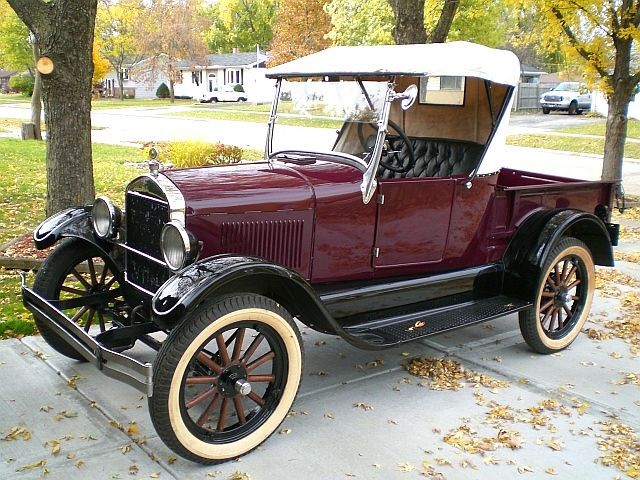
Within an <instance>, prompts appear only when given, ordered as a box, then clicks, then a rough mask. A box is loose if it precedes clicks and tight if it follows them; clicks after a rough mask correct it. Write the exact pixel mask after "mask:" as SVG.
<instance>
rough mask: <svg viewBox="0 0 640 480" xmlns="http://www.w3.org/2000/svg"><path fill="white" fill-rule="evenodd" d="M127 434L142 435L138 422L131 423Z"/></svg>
mask: <svg viewBox="0 0 640 480" xmlns="http://www.w3.org/2000/svg"><path fill="white" fill-rule="evenodd" d="M127 433H128V434H129V435H138V434H139V433H140V429H139V428H138V425H137V424H136V422H129V425H128V426H127Z"/></svg>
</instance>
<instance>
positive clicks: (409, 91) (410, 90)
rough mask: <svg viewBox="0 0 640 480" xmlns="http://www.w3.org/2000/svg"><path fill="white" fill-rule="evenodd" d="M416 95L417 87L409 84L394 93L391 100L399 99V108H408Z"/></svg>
mask: <svg viewBox="0 0 640 480" xmlns="http://www.w3.org/2000/svg"><path fill="white" fill-rule="evenodd" d="M417 97H418V87H417V86H416V85H409V86H408V87H407V88H406V90H405V91H404V92H402V93H396V94H394V95H393V97H392V99H391V100H394V101H395V100H401V102H400V108H402V110H409V109H410V108H411V105H413V104H414V102H415V101H416V98H417Z"/></svg>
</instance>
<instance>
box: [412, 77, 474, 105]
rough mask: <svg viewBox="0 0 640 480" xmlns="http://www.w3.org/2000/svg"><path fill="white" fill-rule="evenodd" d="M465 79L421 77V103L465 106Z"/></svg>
mask: <svg viewBox="0 0 640 480" xmlns="http://www.w3.org/2000/svg"><path fill="white" fill-rule="evenodd" d="M464 89H465V77H420V103H428V104H433V105H464Z"/></svg>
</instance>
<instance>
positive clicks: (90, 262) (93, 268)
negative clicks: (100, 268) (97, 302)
mask: <svg viewBox="0 0 640 480" xmlns="http://www.w3.org/2000/svg"><path fill="white" fill-rule="evenodd" d="M87 267H89V274H90V275H91V282H92V284H93V285H94V286H96V285H98V277H96V266H95V265H94V263H93V258H87Z"/></svg>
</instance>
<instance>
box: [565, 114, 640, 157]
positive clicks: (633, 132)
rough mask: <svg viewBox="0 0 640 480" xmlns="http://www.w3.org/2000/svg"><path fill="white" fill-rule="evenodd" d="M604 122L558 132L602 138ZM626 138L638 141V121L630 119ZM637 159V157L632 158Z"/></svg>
mask: <svg viewBox="0 0 640 480" xmlns="http://www.w3.org/2000/svg"><path fill="white" fill-rule="evenodd" d="M606 126H607V122H606V120H601V121H598V122H594V123H586V124H584V125H573V126H571V127H565V128H562V129H560V130H558V132H562V133H581V134H584V135H602V136H604V134H605V130H606ZM627 138H636V139H639V140H640V120H635V119H630V120H629V123H628V125H627ZM634 158H638V157H634Z"/></svg>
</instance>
